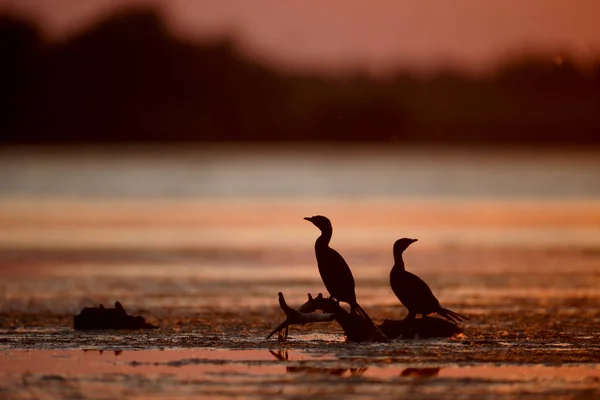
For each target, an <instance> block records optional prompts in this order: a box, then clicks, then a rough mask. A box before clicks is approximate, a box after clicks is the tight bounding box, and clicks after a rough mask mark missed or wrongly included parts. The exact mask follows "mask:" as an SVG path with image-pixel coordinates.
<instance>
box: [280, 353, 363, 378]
mask: <svg viewBox="0 0 600 400" xmlns="http://www.w3.org/2000/svg"><path fill="white" fill-rule="evenodd" d="M269 353H271V354H272V355H273V357H275V358H276V359H278V360H279V361H289V359H288V352H287V350H278V351H277V352H274V351H273V350H269ZM285 370H286V372H289V373H299V372H303V373H308V374H325V375H335V376H342V375H343V374H344V373H345V372H346V371H350V376H353V377H354V376H362V375H363V374H364V373H365V372H366V371H367V368H366V367H365V368H325V367H309V366H304V365H302V366H286V367H285Z"/></svg>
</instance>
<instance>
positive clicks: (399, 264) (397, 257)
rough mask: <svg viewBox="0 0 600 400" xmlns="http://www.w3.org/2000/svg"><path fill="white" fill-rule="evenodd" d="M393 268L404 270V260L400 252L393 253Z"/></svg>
mask: <svg viewBox="0 0 600 400" xmlns="http://www.w3.org/2000/svg"><path fill="white" fill-rule="evenodd" d="M394 269H395V270H397V271H404V270H405V269H404V260H403V259H402V252H400V253H394Z"/></svg>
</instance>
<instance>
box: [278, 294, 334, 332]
mask: <svg viewBox="0 0 600 400" xmlns="http://www.w3.org/2000/svg"><path fill="white" fill-rule="evenodd" d="M277 295H278V296H279V306H280V307H281V309H282V310H283V312H284V313H285V315H286V317H287V318H286V319H285V321H283V322H282V323H281V324H279V326H278V327H277V328H275V329H274V330H273V331H272V332H271V333H270V334H269V336H267V339H270V338H271V336H273V335H274V334H275V333H279V332H281V331H282V330H283V329H285V338H287V333H288V328H289V326H290V325H304V324H309V323H311V322H328V321H333V320H334V315H333V314H332V313H324V314H315V313H313V312H312V311H306V309H305V308H303V307H304V306H305V305H306V303H305V304H304V305H302V306H301V307H300V310H299V311H296V310H294V309H293V308H291V307H290V306H288V305H287V303H286V302H285V298H284V297H283V293H281V292H279V293H277ZM309 297H310V295H309ZM313 311H314V310H313ZM284 340H285V339H284Z"/></svg>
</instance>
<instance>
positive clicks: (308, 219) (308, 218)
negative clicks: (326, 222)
mask: <svg viewBox="0 0 600 400" xmlns="http://www.w3.org/2000/svg"><path fill="white" fill-rule="evenodd" d="M304 219H305V220H307V221H310V222H312V219H311V218H310V217H304Z"/></svg>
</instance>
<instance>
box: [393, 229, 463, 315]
mask: <svg viewBox="0 0 600 400" xmlns="http://www.w3.org/2000/svg"><path fill="white" fill-rule="evenodd" d="M416 241H417V239H409V238H403V239H398V240H396V242H395V243H394V267H393V268H392V271H391V272H390V286H391V287H392V290H393V291H394V294H395V295H396V297H398V300H400V302H401V303H402V304H403V305H404V307H406V308H407V309H408V316H407V317H406V318H415V317H416V316H417V314H421V316H423V317H424V316H426V315H429V314H433V313H438V314H439V315H441V316H442V317H444V318H446V319H447V320H449V321H451V322H453V323H455V324H456V323H457V322H460V321H463V320H465V319H468V318H467V317H465V316H464V315H460V314H458V313H456V312H454V311H451V310H448V309H447V308H443V307H442V306H441V305H440V302H439V301H438V299H436V297H435V295H434V294H433V292H432V291H431V289H430V288H429V286H428V285H427V284H426V283H425V281H423V280H422V279H421V278H419V277H418V276H416V275H415V274H411V273H410V272H408V271H406V269H405V268H404V260H403V259H402V253H403V252H404V250H406V249H407V248H408V246H410V245H411V244H412V243H414V242H416Z"/></svg>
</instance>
